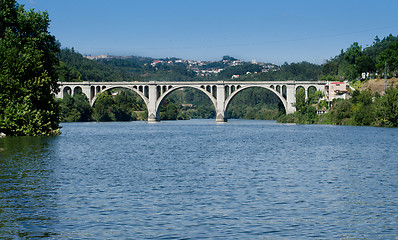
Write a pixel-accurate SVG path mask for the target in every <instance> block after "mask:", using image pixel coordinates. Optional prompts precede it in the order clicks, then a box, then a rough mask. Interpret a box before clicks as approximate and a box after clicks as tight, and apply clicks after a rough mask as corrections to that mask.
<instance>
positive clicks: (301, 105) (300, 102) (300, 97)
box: [296, 88, 305, 112]
mask: <svg viewBox="0 0 398 240" xmlns="http://www.w3.org/2000/svg"><path fill="white" fill-rule="evenodd" d="M296 110H297V111H299V112H301V111H304V110H305V90H304V88H299V89H298V90H297V91H296Z"/></svg>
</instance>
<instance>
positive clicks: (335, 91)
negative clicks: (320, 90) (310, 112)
mask: <svg viewBox="0 0 398 240" xmlns="http://www.w3.org/2000/svg"><path fill="white" fill-rule="evenodd" d="M349 89H350V86H349V85H348V82H330V83H329V82H328V83H327V84H326V85H325V99H326V101H328V102H332V101H333V99H348V98H349V97H350V94H349V91H348V90H349Z"/></svg>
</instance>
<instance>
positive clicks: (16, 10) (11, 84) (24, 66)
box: [0, 0, 59, 136]
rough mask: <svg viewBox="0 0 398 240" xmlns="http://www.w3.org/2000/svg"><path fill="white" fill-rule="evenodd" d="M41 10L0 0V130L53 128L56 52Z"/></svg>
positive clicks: (31, 131) (40, 131)
mask: <svg viewBox="0 0 398 240" xmlns="http://www.w3.org/2000/svg"><path fill="white" fill-rule="evenodd" d="M49 24H50V19H49V17H48V14H47V12H34V11H33V10H31V11H25V9H24V7H23V6H22V5H19V4H18V3H17V2H16V1H15V0H0V59H1V61H0V132H3V133H6V134H7V135H32V136H36V135H52V134H57V133H58V132H59V127H58V123H59V117H58V105H57V103H56V102H55V99H54V96H53V93H55V92H57V91H58V86H57V74H56V66H57V65H58V59H57V57H56V52H58V51H59V44H58V43H57V41H56V39H55V37H54V36H52V35H51V34H50V33H49V32H48V27H49Z"/></svg>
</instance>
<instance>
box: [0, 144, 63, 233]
mask: <svg viewBox="0 0 398 240" xmlns="http://www.w3.org/2000/svg"><path fill="white" fill-rule="evenodd" d="M53 140H54V138H39V137H7V138H4V139H0V149H1V151H0V229H1V232H2V235H1V237H4V238H6V239H7V238H13V239H14V238H15V237H20V238H36V237H39V238H40V237H49V236H53V235H55V234H56V233H55V232H52V231H53V228H52V225H53V224H54V223H55V222H56V219H57V216H56V214H55V211H54V209H56V206H55V204H56V202H55V197H56V194H55V193H56V191H55V189H54V186H56V184H54V183H55V182H56V179H55V177H54V171H53V164H54V163H53V161H52V158H51V149H50V148H49V146H50V145H51V144H50V142H51V141H53Z"/></svg>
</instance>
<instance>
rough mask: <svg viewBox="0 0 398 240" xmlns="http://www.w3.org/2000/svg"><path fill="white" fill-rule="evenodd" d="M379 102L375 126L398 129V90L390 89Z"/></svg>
mask: <svg viewBox="0 0 398 240" xmlns="http://www.w3.org/2000/svg"><path fill="white" fill-rule="evenodd" d="M377 100H378V101H377V103H376V120H375V125H376V126H381V127H398V88H392V87H391V88H388V89H387V90H386V93H385V94H384V95H383V96H382V97H380V98H378V99H377Z"/></svg>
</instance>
